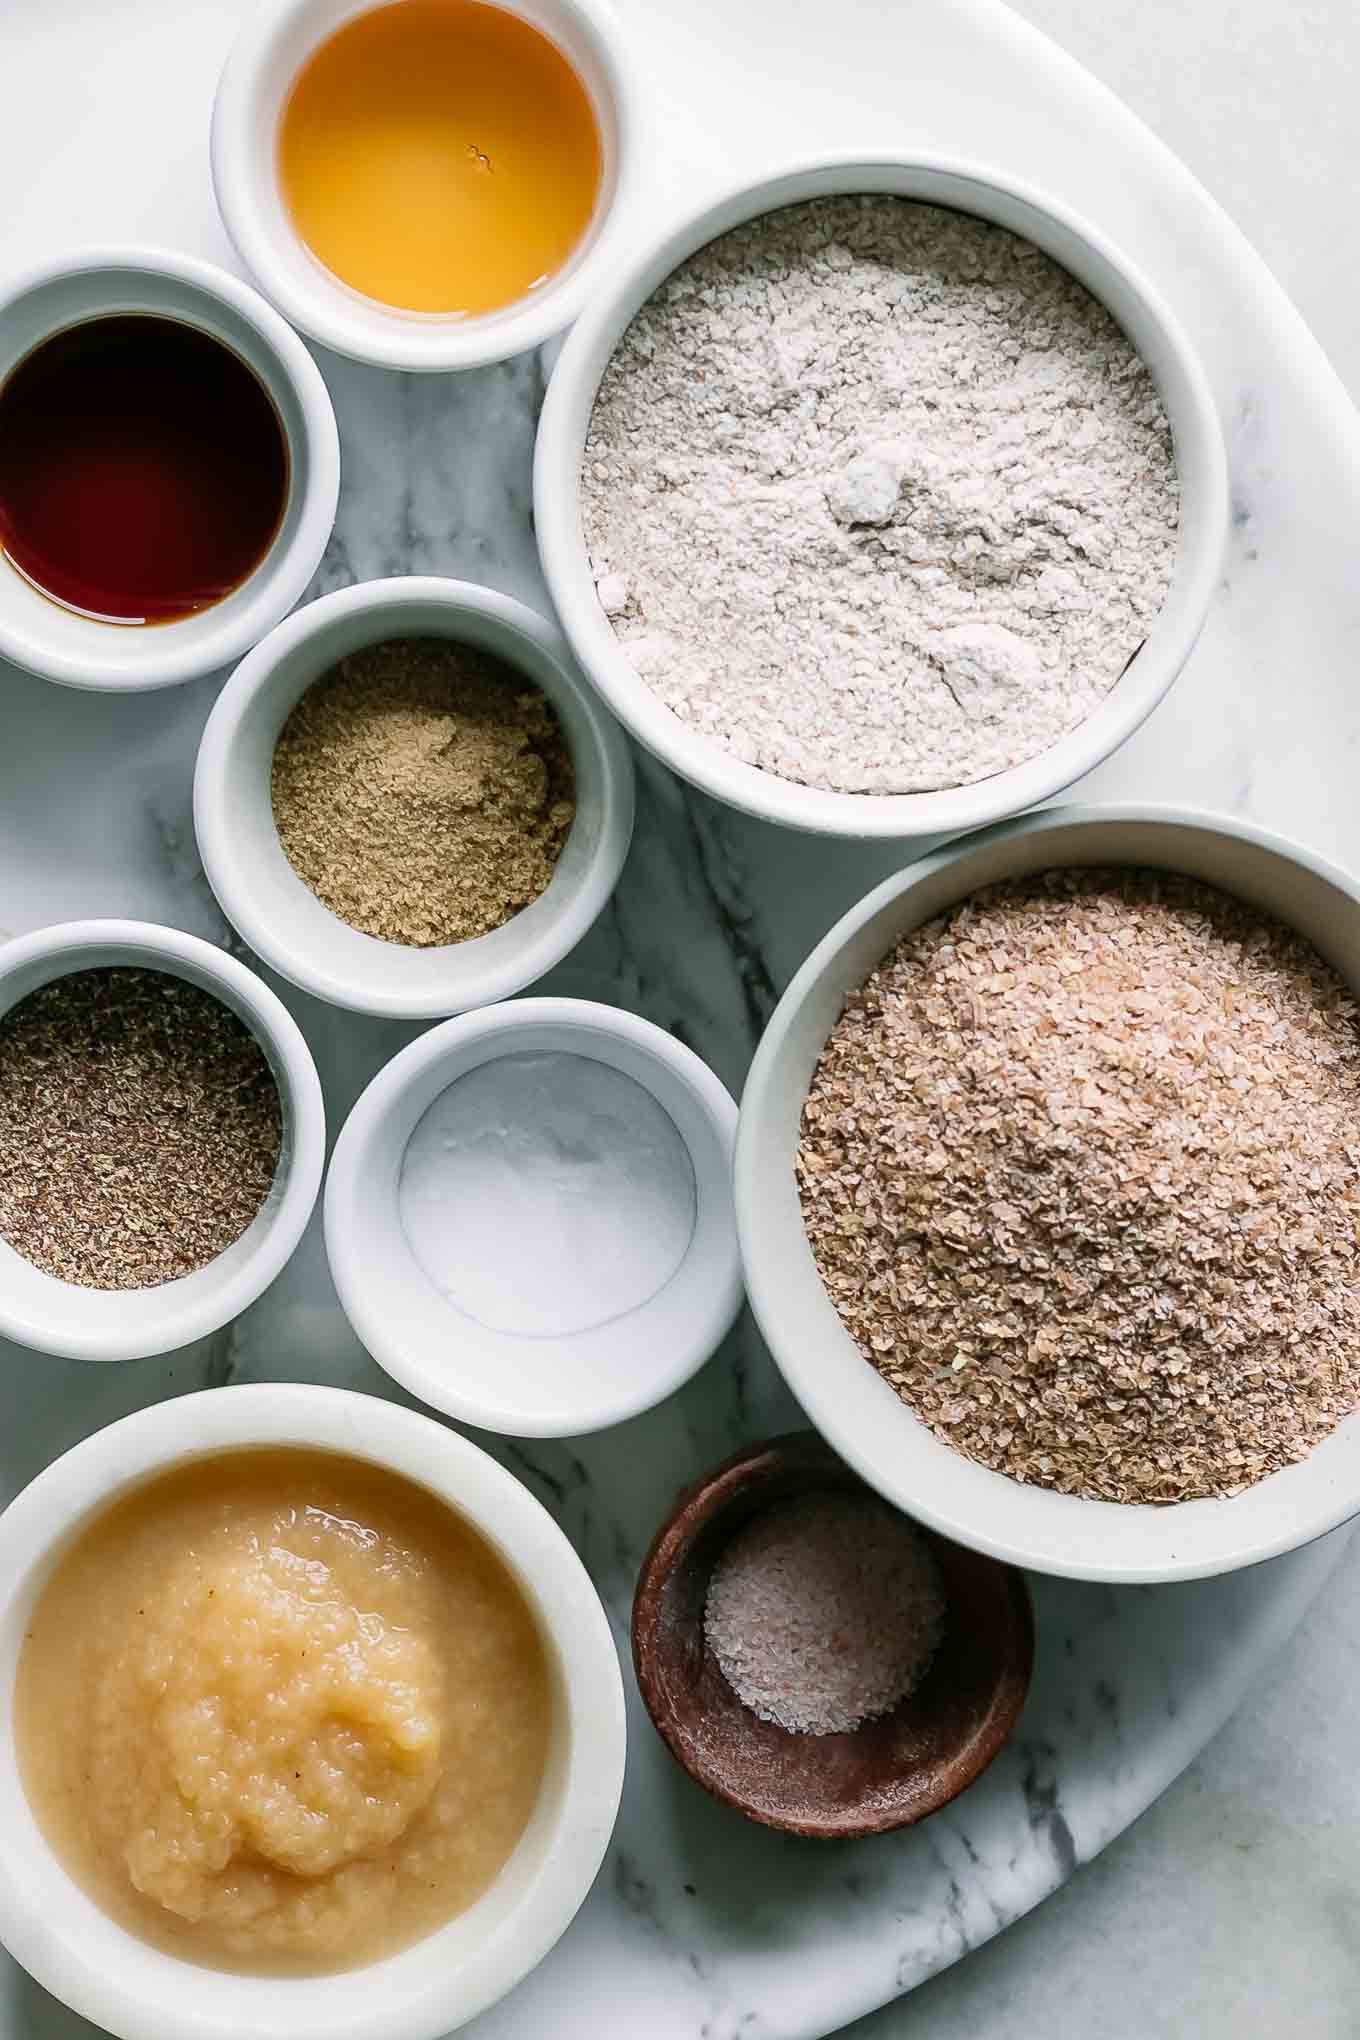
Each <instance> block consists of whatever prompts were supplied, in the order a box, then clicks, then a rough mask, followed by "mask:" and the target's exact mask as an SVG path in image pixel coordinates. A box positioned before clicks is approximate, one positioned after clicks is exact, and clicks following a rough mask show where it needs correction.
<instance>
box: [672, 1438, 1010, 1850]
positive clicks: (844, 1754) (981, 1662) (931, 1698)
mask: <svg viewBox="0 0 1360 2040" xmlns="http://www.w3.org/2000/svg"><path fill="white" fill-rule="evenodd" d="M827 1489H840V1490H848V1491H852V1492H857V1493H868V1492H871V1490H869V1489H867V1488H866V1487H865V1485H864V1483H863V1482H862V1481H861V1480H860V1479H859V1477H858V1476H857V1475H856V1474H854V1473H852V1472H851V1470H850V1468H849V1467H848V1466H846V1465H845V1463H844V1461H843V1460H840V1459H838V1458H837V1456H836V1454H835V1453H834V1452H833V1451H832V1450H831V1448H830V1446H829V1445H827V1444H825V1443H824V1442H823V1440H822V1439H821V1438H820V1437H819V1436H818V1435H817V1433H816V1432H815V1431H793V1432H790V1433H789V1434H788V1435H786V1436H785V1437H782V1438H771V1439H769V1440H767V1441H766V1443H764V1444H762V1445H748V1446H745V1447H743V1449H742V1450H741V1451H740V1452H738V1453H735V1454H734V1455H733V1457H732V1458H731V1459H727V1460H724V1462H723V1464H722V1465H721V1466H719V1467H717V1468H716V1469H715V1470H714V1471H713V1472H712V1473H710V1474H707V1475H705V1476H704V1477H703V1479H701V1480H698V1481H696V1482H695V1483H694V1485H693V1486H692V1487H689V1488H687V1489H686V1490H685V1491H684V1493H683V1494H682V1495H681V1496H680V1497H679V1499H678V1500H677V1502H676V1504H675V1507H674V1509H673V1510H672V1511H671V1514H670V1516H669V1517H668V1518H667V1520H666V1521H665V1522H664V1523H663V1524H662V1526H661V1529H660V1530H659V1531H658V1533H657V1535H656V1538H655V1540H654V1541H653V1544H652V1547H651V1550H650V1551H649V1552H648V1554H647V1556H646V1558H645V1559H644V1561H643V1565H642V1571H641V1573H640V1574H639V1576H638V1584H637V1593H636V1595H635V1597H634V1601H633V1663H634V1665H635V1667H636V1670H637V1679H638V1686H639V1687H640V1689H641V1692H642V1697H643V1700H644V1701H645V1703H646V1706H647V1711H648V1713H649V1714H650V1715H651V1717H652V1721H653V1723H654V1725H655V1727H656V1729H657V1732H658V1734H659V1735H660V1736H661V1738H662V1740H663V1741H664V1742H665V1744H666V1746H667V1748H668V1749H669V1750H670V1752H671V1755H672V1756H673V1757H675V1758H676V1760H677V1761H678V1762H679V1763H680V1764H682V1765H683V1766H684V1768H685V1770H687V1771H688V1772H689V1774H690V1776H691V1778H694V1779H695V1780H696V1781H697V1782H698V1783H699V1784H700V1785H702V1786H703V1787H704V1789H705V1790H706V1791H708V1792H711V1793H712V1794H713V1795H714V1797H715V1798H717V1799H721V1800H723V1801H724V1802H725V1804H726V1805H728V1806H731V1807H734V1808H735V1809H736V1811H737V1812H738V1813H744V1814H745V1815H746V1816H747V1818H748V1819H749V1820H757V1821H762V1822H764V1824H765V1825H766V1826H767V1827H775V1828H782V1829H784V1830H785V1831H786V1832H787V1833H789V1834H796V1835H816V1836H824V1837H826V1838H828V1839H832V1838H845V1837H847V1836H855V1835H872V1834H882V1833H884V1832H886V1831H887V1830H888V1829H889V1828H899V1827H910V1826H911V1825H912V1824H913V1823H914V1822H916V1821H918V1820H924V1819H925V1817H926V1815H927V1814H930V1813H934V1812H936V1811H937V1810H938V1808H940V1807H941V1806H945V1805H947V1804H948V1802H949V1801H950V1800H951V1799H953V1798H955V1797H956V1796H957V1795H958V1794H959V1793H960V1792H962V1791H963V1789H964V1787H965V1786H967V1785H971V1784H972V1782H973V1780H974V1778H976V1777H978V1776H979V1774H980V1773H981V1772H983V1771H985V1770H986V1768H987V1766H988V1764H990V1763H991V1761H992V1759H993V1757H994V1756H995V1755H996V1754H997V1752H998V1751H999V1750H1000V1749H1001V1748H1002V1747H1003V1745H1004V1744H1005V1743H1006V1741H1007V1740H1008V1738H1009V1736H1010V1734H1011V1731H1012V1730H1013V1729H1014V1727H1015V1724H1016V1721H1017V1720H1018V1718H1019V1715H1020V1709H1021V1707H1022V1706H1023V1705H1024V1700H1025V1694H1026V1692H1027V1690H1028V1687H1029V1680H1030V1672H1031V1669H1032V1667H1033V1662H1034V1618H1033V1614H1032V1612H1031V1609H1030V1600H1029V1589H1028V1588H1027V1586H1026V1584H1025V1578H1024V1575H1023V1573H1020V1572H1018V1571H1017V1570H1016V1569H1015V1568H1014V1567H1013V1566H1009V1565H1002V1564H1000V1563H999V1562H998V1561H997V1560H996V1559H992V1558H984V1557H982V1556H981V1554H979V1553H978V1552H974V1551H967V1550H965V1549H964V1548H963V1547H962V1546H961V1545H958V1544H950V1543H949V1542H947V1540H946V1539H945V1538H943V1537H938V1536H936V1535H935V1533H934V1532H933V1531H930V1530H926V1529H925V1528H923V1527H922V1528H921V1535H922V1536H923V1537H924V1538H925V1539H926V1540H927V1542H928V1543H929V1545H930V1547H931V1549H932V1551H933V1552H934V1554H935V1557H936V1559H937V1561H938V1563H939V1567H940V1572H941V1575H942V1578H943V1582H944V1589H945V1597H946V1610H945V1625H944V1634H943V1637H942V1639H941V1642H940V1647H939V1650H938V1652H937V1653H936V1656H935V1658H934V1660H933V1662H932V1663H931V1666H930V1669H929V1671H928V1672H927V1673H926V1676H925V1678H924V1679H923V1680H922V1682H921V1684H920V1685H919V1686H918V1687H917V1689H916V1690H915V1692H913V1693H909V1694H908V1695H907V1697H906V1699H904V1700H903V1701H901V1702H900V1703H899V1704H898V1706H896V1707H895V1708H894V1709H893V1710H892V1712H891V1713H889V1714H885V1715H880V1716H879V1717H878V1718H877V1719H876V1720H873V1721H866V1722H865V1723H864V1724H863V1725H862V1726H861V1727H860V1728H858V1729H855V1730H853V1731H851V1732H850V1733H848V1734H844V1735H797V1734H792V1733H790V1732H789V1731H788V1730H787V1729H783V1728H778V1727H776V1726H775V1724H774V1723H773V1722H769V1721H762V1720H761V1719H760V1718H759V1716H758V1715H756V1714H754V1713H752V1711H751V1710H750V1708H748V1707H746V1706H744V1705H743V1704H742V1702H741V1701H740V1700H739V1699H738V1698H737V1696H736V1694H735V1693H734V1692H733V1690H732V1688H731V1687H730V1686H729V1685H728V1683H727V1680H726V1679H725V1678H724V1677H723V1674H722V1672H721V1671H720V1670H719V1669H718V1664H717V1661H716V1659H715V1658H714V1656H713V1653H712V1651H711V1650H710V1649H709V1648H708V1644H707V1642H706V1640H705V1637H704V1604H705V1602H706V1600H707V1597H708V1583H709V1580H710V1578H711V1576H712V1573H713V1568H714V1566H715V1564H716V1563H717V1560H718V1558H719V1555H720V1554H721V1552H722V1551H723V1549H724V1547H725V1546H726V1544H727V1542H728V1540H729V1539H730V1538H731V1537H733V1536H734V1535H735V1533H736V1532H737V1531H738V1530H740V1529H741V1528H742V1527H743V1525H744V1524H746V1523H748V1522H749V1521H750V1519H751V1517H752V1516H754V1515H756V1514H758V1513H759V1512H760V1511H762V1510H764V1509H765V1508H767V1507H769V1505H770V1504H771V1503H773V1502H778V1501H783V1500H786V1499H789V1498H791V1497H793V1496H795V1495H804V1494H808V1493H811V1492H816V1491H819V1490H820V1491H825V1490H827ZM918 1527H919V1526H918Z"/></svg>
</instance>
